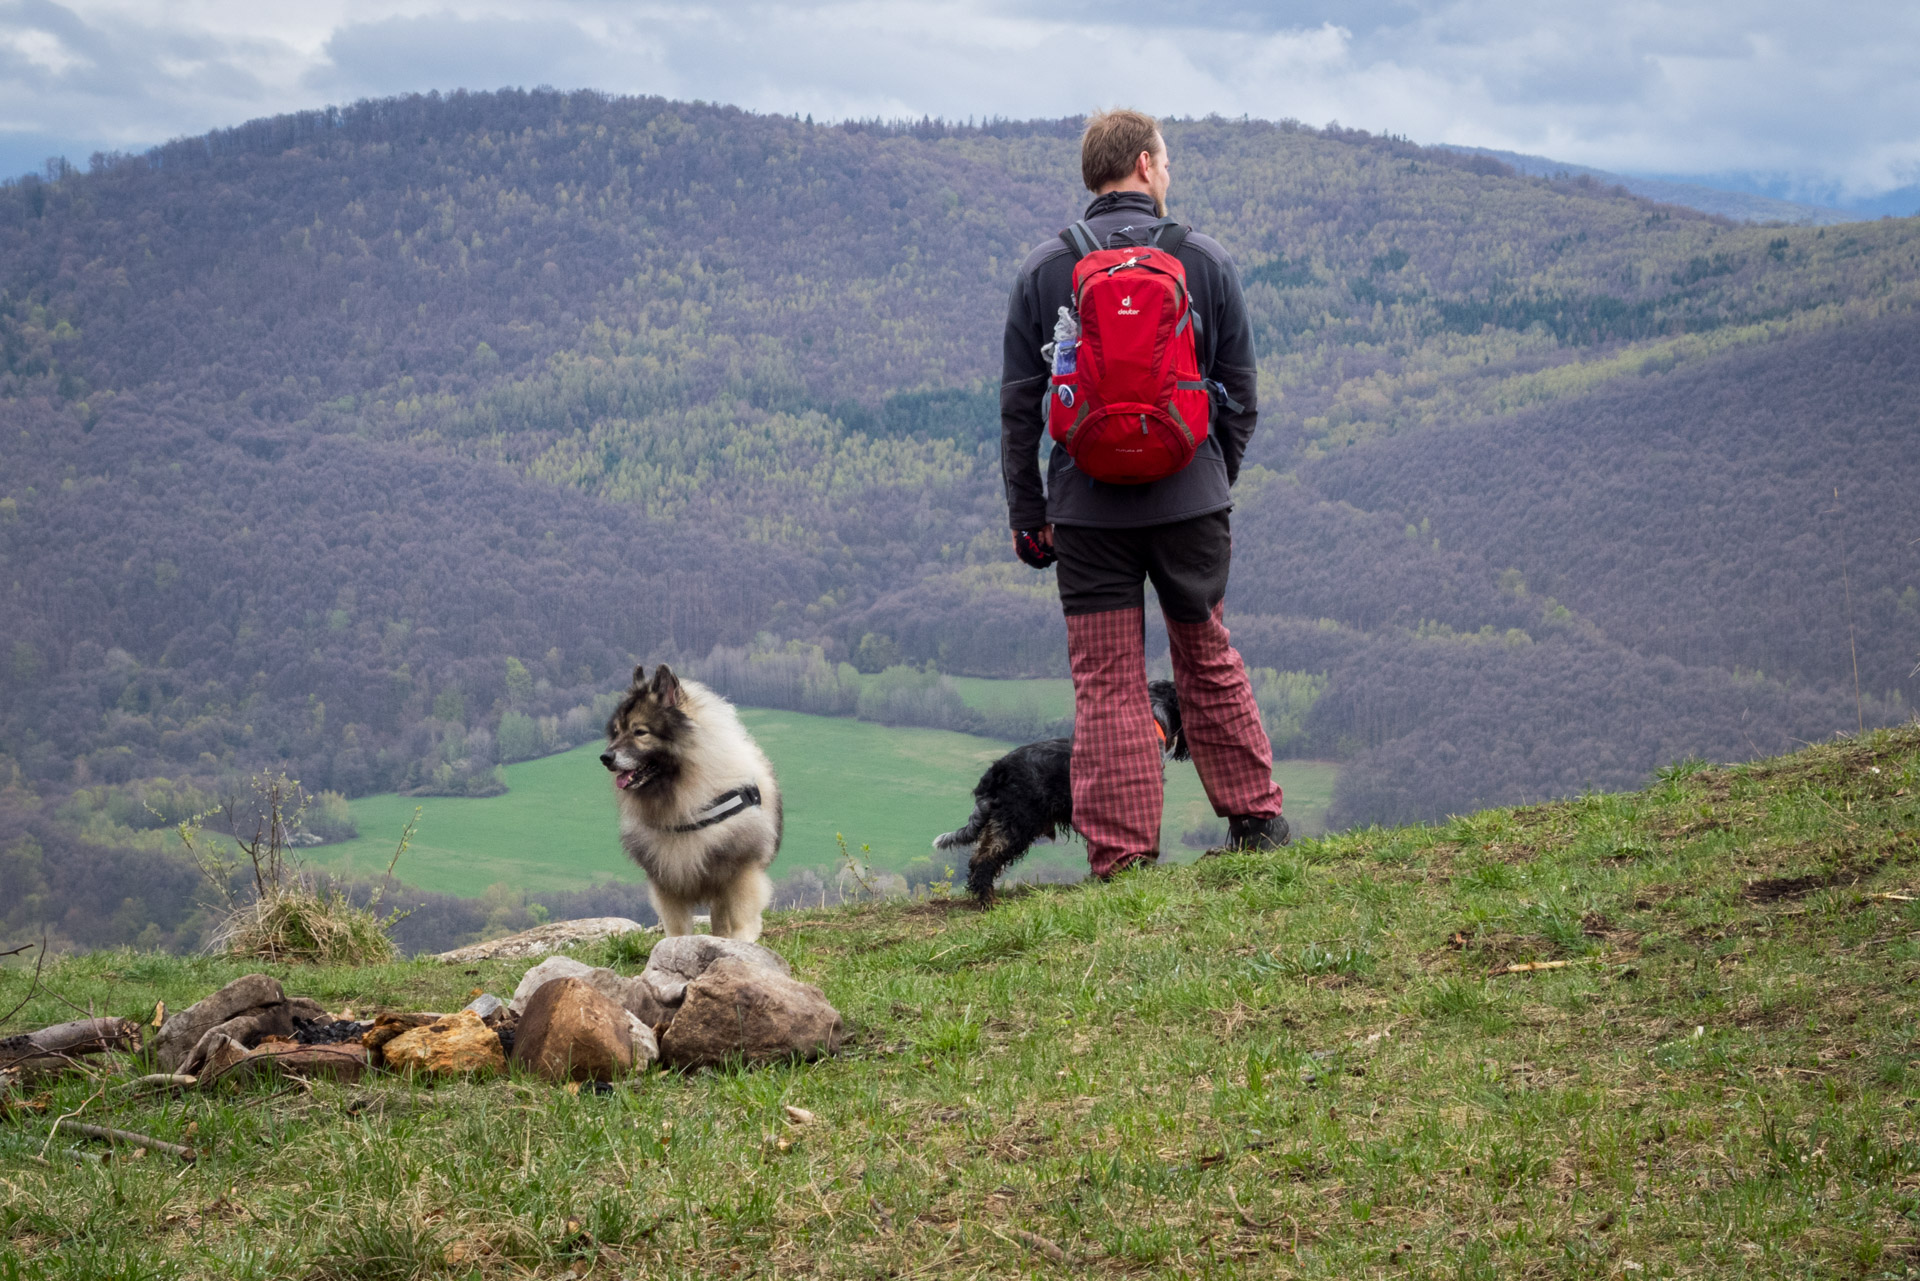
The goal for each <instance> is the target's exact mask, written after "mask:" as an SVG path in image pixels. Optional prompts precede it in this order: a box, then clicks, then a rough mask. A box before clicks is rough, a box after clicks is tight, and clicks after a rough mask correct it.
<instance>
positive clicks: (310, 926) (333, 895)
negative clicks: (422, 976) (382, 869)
mask: <svg viewBox="0 0 1920 1281" xmlns="http://www.w3.org/2000/svg"><path fill="white" fill-rule="evenodd" d="M212 946H213V948H214V950H216V951H219V952H224V953H225V954H226V955H228V956H244V957H250V958H256V959H258V960H263V961H306V962H313V963H317V964H321V965H378V964H382V963H385V962H387V961H392V960H395V959H396V958H398V956H399V954H400V953H399V949H398V948H396V947H394V945H393V940H392V939H390V938H388V937H387V931H386V927H385V925H383V924H382V922H381V920H380V918H379V917H377V916H375V915H374V914H373V913H372V912H370V911H368V910H367V909H366V908H364V907H355V906H354V905H353V903H352V902H351V901H350V900H348V898H347V896H346V895H345V894H343V893H341V892H340V891H339V890H338V889H335V888H334V887H332V886H328V887H327V888H326V889H324V890H321V889H316V888H314V887H313V886H311V885H309V884H306V883H305V881H304V879H295V880H294V881H293V882H291V883H290V884H286V885H283V886H281V887H280V888H279V889H278V890H277V891H275V892H274V893H272V894H270V895H268V896H267V897H266V898H260V899H255V900H254V901H253V902H251V903H247V904H245V905H243V906H241V907H239V908H237V909H236V910H235V911H234V912H233V914H232V915H230V916H229V917H227V919H226V920H225V921H224V922H223V923H222V924H221V925H220V927H219V928H218V929H217V930H215V931H214V936H213V944H212Z"/></svg>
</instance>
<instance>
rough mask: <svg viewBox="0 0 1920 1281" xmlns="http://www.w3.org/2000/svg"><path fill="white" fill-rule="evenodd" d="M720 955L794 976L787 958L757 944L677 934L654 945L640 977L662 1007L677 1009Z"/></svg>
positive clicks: (702, 935)
mask: <svg viewBox="0 0 1920 1281" xmlns="http://www.w3.org/2000/svg"><path fill="white" fill-rule="evenodd" d="M723 956H724V957H732V958H734V959H735V960H740V961H745V962H747V963H748V964H750V965H757V966H761V967H763V968H765V969H769V970H773V971H775V972H776V973H779V974H787V975H790V974H792V973H793V970H792V968H791V967H789V966H788V965H787V962H786V958H784V957H782V956H781V955H780V954H779V953H778V952H775V951H773V950H772V949H770V948H765V947H761V946H760V945H759V944H758V943H742V942H740V941H739V940H738V939H727V938H717V937H715V936H714V935H712V934H679V935H675V936H674V937H673V938H665V939H661V940H660V941H659V942H658V943H655V944H654V945H653V951H652V952H651V953H649V954H648V956H647V968H646V969H645V970H643V971H641V974H640V977H641V978H642V979H645V980H647V986H648V988H649V990H650V993H651V995H652V996H653V997H654V998H655V999H657V1000H658V1001H659V1002H660V1003H661V1004H663V1005H666V1006H668V1007H673V1006H677V1005H679V1004H680V1000H681V997H682V996H683V995H684V993H685V992H686V988H687V984H689V983H691V982H693V981H694V980H695V979H697V978H699V977H700V976H701V975H702V974H705V973H706V972H707V968H708V967H709V966H711V965H712V964H713V963H714V962H715V961H718V960H719V959H720V958H721V957H723ZM652 1021H654V1022H658V1020H652Z"/></svg>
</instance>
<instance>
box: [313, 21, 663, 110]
mask: <svg viewBox="0 0 1920 1281" xmlns="http://www.w3.org/2000/svg"><path fill="white" fill-rule="evenodd" d="M609 53H610V51H608V50H605V49H603V48H601V47H598V46H596V44H595V42H594V40H593V39H592V37H591V36H589V35H588V33H587V32H585V31H583V30H582V29H581V28H580V27H579V26H577V25H576V24H574V23H573V22H571V21H567V20H565V19H563V18H554V19H551V20H537V21H536V20H528V19H513V18H493V17H478V18H462V17H458V16H455V15H453V14H439V15H434V16H431V17H417V18H387V19H384V20H382V21H378V22H362V23H356V24H354V25H352V26H347V27H342V28H340V29H339V30H337V31H335V32H334V33H333V36H332V38H331V39H329V40H328V41H327V45H326V56H327V62H326V64H324V65H322V66H319V67H315V68H314V69H313V70H312V71H310V72H309V73H308V75H307V77H306V83H307V85H308V86H309V87H311V88H313V89H316V90H319V91H320V92H322V93H326V94H330V95H334V96H335V97H362V96H374V95H381V94H392V93H407V92H421V91H425V90H428V89H495V88H501V87H503V86H519V87H530V86H533V85H539V84H550V85H554V86H557V87H560V88H582V87H592V88H605V87H609V86H608V83H607V80H608V77H609V76H615V77H617V78H618V79H620V80H623V81H629V82H630V77H629V76H628V75H622V74H620V73H621V72H622V70H623V68H621V67H620V66H619V65H618V63H619V61H620V60H619V59H618V58H617V57H610V56H609ZM618 87H621V88H630V83H629V84H621V85H620V86H618Z"/></svg>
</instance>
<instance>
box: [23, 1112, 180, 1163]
mask: <svg viewBox="0 0 1920 1281" xmlns="http://www.w3.org/2000/svg"><path fill="white" fill-rule="evenodd" d="M53 1127H54V1129H56V1130H71V1131H72V1132H73V1133H75V1134H84V1135H86V1136H87V1137H88V1138H90V1139H105V1140H106V1141H107V1142H109V1143H126V1144H130V1145H132V1146H133V1147H136V1148H152V1149H153V1150H154V1151H155V1152H164V1153H166V1154H167V1155H168V1156H177V1157H179V1158H180V1159H181V1160H182V1161H187V1162H191V1161H193V1160H194V1158H195V1153H194V1150H193V1149H192V1148H188V1147H182V1146H180V1145H179V1144H178V1143H166V1142H163V1141H162V1140H160V1139H156V1138H154V1137H153V1136H152V1135H150V1134H136V1133H135V1132H134V1131H132V1130H116V1129H114V1128H112V1127H111V1126H105V1125H85V1124H82V1123H81V1122H79V1121H73V1120H69V1119H68V1118H66V1117H64V1116H63V1117H61V1118H60V1119H59V1120H58V1121H55V1122H54V1123H53Z"/></svg>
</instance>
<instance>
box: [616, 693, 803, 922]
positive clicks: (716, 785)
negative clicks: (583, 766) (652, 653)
mask: <svg viewBox="0 0 1920 1281" xmlns="http://www.w3.org/2000/svg"><path fill="white" fill-rule="evenodd" d="M600 763H601V764H602V765H604V766H606V767H607V769H608V770H610V771H611V772H612V774H613V786H614V791H615V794H616V795H617V796H618V797H619V805H620V843H621V845H623V846H624V847H625V848H626V851H627V854H628V855H629V856H630V857H631V858H632V859H633V861H634V862H636V863H638V864H639V865H640V866H641V868H642V869H643V870H644V871H645V872H646V874H647V895H648V897H649V898H651V899H652V900H653V907H654V910H655V911H656V912H658V913H660V922H661V924H662V925H664V926H665V927H666V931H667V933H668V934H691V933H692V932H693V909H694V908H695V907H696V906H697V905H699V904H701V903H706V904H708V905H710V907H711V910H712V913H713V932H714V933H715V934H720V935H724V936H726V937H728V938H736V939H744V940H746V941H748V942H752V941H753V940H754V939H756V938H758V937H760V914H761V913H762V912H764V911H765V910H766V907H767V904H768V902H770V901H771V900H772V897H773V882H772V881H770V880H769V879H768V878H767V871H766V869H767V865H768V864H770V863H772V862H773V858H774V855H775V854H777V853H778V852H779V850H780V834H781V828H782V826H783V824H782V816H781V811H780V787H779V785H778V784H777V783H776V782H775V781H774V778H773V766H771V765H770V764H768V763H767V758H766V755H765V753H763V752H762V751H761V750H760V748H759V746H758V745H757V744H756V743H755V742H754V741H753V739H752V738H750V737H749V736H748V734H747V731H746V727H745V726H743V725H741V724H740V717H739V715H738V714H737V713H736V712H735V711H734V710H733V704H731V703H729V702H728V701H727V700H726V699H724V698H722V697H720V696H719V695H718V694H716V693H714V692H713V691H712V690H710V689H708V688H707V687H706V686H704V685H702V684H700V683H699V682H697V681H683V680H681V679H679V678H678V677H676V676H675V675H674V674H673V672H672V670H671V669H670V668H668V667H667V665H666V664H664V663H662V664H661V665H660V666H659V667H656V668H654V671H653V677H652V679H651V680H649V679H648V678H647V669H646V668H645V667H636V668H634V669H633V684H632V686H631V687H629V688H628V690H627V693H626V697H625V698H623V699H621V701H620V706H619V707H617V708H616V709H614V713H613V717H612V719H610V720H608V722H607V750H606V751H605V752H603V753H601V755H600Z"/></svg>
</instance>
